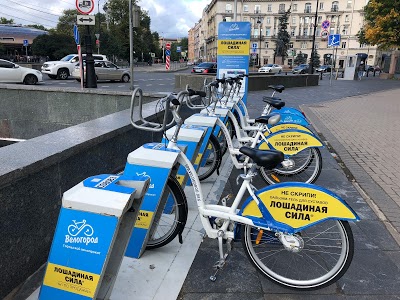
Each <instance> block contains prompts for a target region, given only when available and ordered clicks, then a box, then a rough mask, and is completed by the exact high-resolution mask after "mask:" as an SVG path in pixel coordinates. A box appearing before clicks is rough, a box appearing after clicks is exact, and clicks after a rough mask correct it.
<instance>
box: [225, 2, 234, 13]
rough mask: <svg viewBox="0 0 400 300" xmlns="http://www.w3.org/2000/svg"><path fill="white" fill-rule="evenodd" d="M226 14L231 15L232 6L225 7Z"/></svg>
mask: <svg viewBox="0 0 400 300" xmlns="http://www.w3.org/2000/svg"><path fill="white" fill-rule="evenodd" d="M225 12H227V13H231V12H232V4H227V5H226V6H225Z"/></svg>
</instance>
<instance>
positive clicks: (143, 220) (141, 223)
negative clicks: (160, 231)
mask: <svg viewBox="0 0 400 300" xmlns="http://www.w3.org/2000/svg"><path fill="white" fill-rule="evenodd" d="M153 214H154V213H153V212H152V211H147V210H140V211H139V215H138V217H137V220H136V222H135V227H136V228H143V229H148V228H149V227H150V223H151V220H152V219H153Z"/></svg>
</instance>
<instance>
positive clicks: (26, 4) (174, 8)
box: [0, 0, 211, 38]
mask: <svg viewBox="0 0 400 300" xmlns="http://www.w3.org/2000/svg"><path fill="white" fill-rule="evenodd" d="M75 1H76V0H41V1H38V0H30V1H21V0H0V7H1V8H0V17H4V18H7V19H14V22H15V23H16V24H22V25H27V24H39V25H43V26H44V27H46V28H52V27H55V26H56V25H57V20H58V17H59V16H61V14H62V12H63V10H65V9H75ZM105 2H106V0H100V3H98V1H96V0H95V1H94V3H95V9H94V11H93V12H92V14H93V13H97V9H98V7H100V11H101V12H102V6H103V5H104V3H105ZM210 2H211V0H171V1H168V0H139V3H138V4H139V6H140V7H141V8H142V9H144V10H147V11H148V12H149V15H150V18H151V26H150V27H151V30H152V31H157V32H158V33H159V34H160V36H164V37H167V38H180V37H187V35H188V30H189V29H190V28H192V27H193V26H194V25H195V23H196V22H198V21H199V20H200V18H201V14H202V12H203V9H204V7H205V6H206V5H207V4H209V3H210ZM98 4H100V5H98ZM71 30H72V29H71Z"/></svg>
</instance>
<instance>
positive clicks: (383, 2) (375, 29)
mask: <svg viewBox="0 0 400 300" xmlns="http://www.w3.org/2000/svg"><path fill="white" fill-rule="evenodd" d="M364 10H365V21H366V23H365V26H364V28H363V30H364V32H365V40H366V41H368V43H369V44H371V45H379V46H380V47H382V48H391V47H399V46H400V22H399V19H400V1H397V0H396V1H393V0H370V1H369V2H368V4H367V5H366V6H365V9H364Z"/></svg>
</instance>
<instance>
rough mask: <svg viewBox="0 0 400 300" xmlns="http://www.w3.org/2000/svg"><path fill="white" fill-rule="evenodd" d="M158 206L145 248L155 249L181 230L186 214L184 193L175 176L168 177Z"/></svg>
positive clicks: (165, 243) (170, 239)
mask: <svg viewBox="0 0 400 300" xmlns="http://www.w3.org/2000/svg"><path fill="white" fill-rule="evenodd" d="M162 203H165V204H164V205H163V207H159V209H158V211H159V214H157V215H156V216H155V218H154V220H153V225H152V227H151V233H150V238H149V240H148V241H147V246H146V249H155V248H160V247H162V246H165V245H167V244H168V243H170V242H171V241H172V240H173V239H174V238H175V237H176V236H177V235H178V234H179V233H180V232H182V231H183V229H184V227H185V225H186V220H187V214H188V207H187V199H186V195H185V193H184V191H183V189H182V187H181V186H180V184H179V182H178V181H177V180H176V178H175V177H171V176H170V177H169V178H168V181H167V185H166V187H165V190H164V194H163V196H162Z"/></svg>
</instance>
